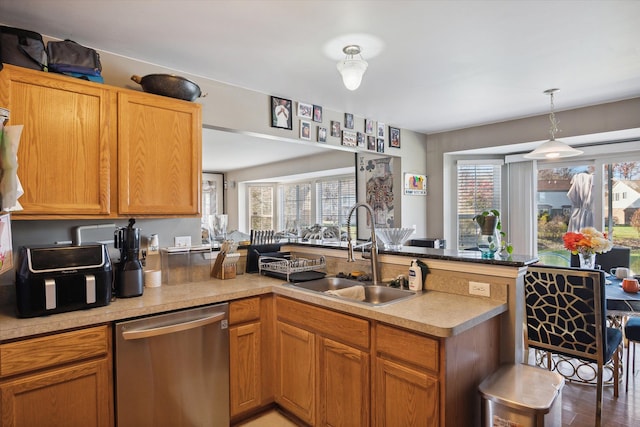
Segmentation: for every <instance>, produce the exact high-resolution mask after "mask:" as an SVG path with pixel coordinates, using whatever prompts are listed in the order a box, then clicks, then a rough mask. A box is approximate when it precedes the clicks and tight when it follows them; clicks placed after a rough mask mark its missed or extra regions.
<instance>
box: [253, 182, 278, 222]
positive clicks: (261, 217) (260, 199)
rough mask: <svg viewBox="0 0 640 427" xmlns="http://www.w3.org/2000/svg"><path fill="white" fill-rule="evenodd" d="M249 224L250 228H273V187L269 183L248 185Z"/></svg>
mask: <svg viewBox="0 0 640 427" xmlns="http://www.w3.org/2000/svg"><path fill="white" fill-rule="evenodd" d="M247 191H248V194H249V224H250V227H251V229H252V230H273V227H274V221H273V206H274V200H273V187H272V186H270V185H250V186H248V188H247Z"/></svg>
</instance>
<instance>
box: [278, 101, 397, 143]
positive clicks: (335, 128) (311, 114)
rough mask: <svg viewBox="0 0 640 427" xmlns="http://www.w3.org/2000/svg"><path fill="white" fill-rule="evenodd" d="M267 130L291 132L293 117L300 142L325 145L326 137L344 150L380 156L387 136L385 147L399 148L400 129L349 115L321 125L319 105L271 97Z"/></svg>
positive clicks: (345, 114)
mask: <svg viewBox="0 0 640 427" xmlns="http://www.w3.org/2000/svg"><path fill="white" fill-rule="evenodd" d="M270 108H271V127H274V128H280V129H287V130H293V119H294V117H293V116H294V114H295V115H297V116H298V120H299V126H298V128H299V135H298V137H299V138H300V139H302V140H306V141H311V140H313V139H314V138H315V140H316V141H317V142H320V143H326V142H327V138H328V137H332V138H338V139H339V141H340V144H342V145H345V146H348V147H358V148H360V149H364V150H368V151H375V152H377V153H384V148H385V140H386V139H387V134H388V138H389V147H392V148H400V128H396V127H392V126H388V127H387V126H386V125H385V124H384V123H383V122H376V121H375V120H372V119H369V118H364V119H359V120H356V118H355V117H354V115H353V114H352V113H344V121H339V120H329V121H328V122H327V124H325V123H324V117H323V110H322V106H320V105H315V104H308V103H305V102H297V105H296V109H295V110H294V103H293V101H291V100H290V99H286V98H280V97H277V96H271V106H270Z"/></svg>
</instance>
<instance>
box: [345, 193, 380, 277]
mask: <svg viewBox="0 0 640 427" xmlns="http://www.w3.org/2000/svg"><path fill="white" fill-rule="evenodd" d="M359 207H363V208H365V209H366V210H367V213H368V214H369V221H370V222H371V242H367V243H365V244H362V245H359V246H358V245H357V246H355V247H356V248H358V247H362V248H364V246H369V245H370V246H371V257H370V259H371V277H372V279H373V284H374V285H379V284H380V263H379V262H378V243H377V242H376V227H375V225H374V219H373V209H371V206H369V205H368V204H366V203H363V202H359V203H356V204H355V205H354V206H353V207H352V208H351V209H350V210H349V215H347V262H354V261H355V260H354V258H353V249H354V246H353V243H351V215H353V212H355V211H356V210H357V209H358V208H359ZM363 257H364V249H363Z"/></svg>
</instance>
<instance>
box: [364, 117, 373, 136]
mask: <svg viewBox="0 0 640 427" xmlns="http://www.w3.org/2000/svg"><path fill="white" fill-rule="evenodd" d="M364 133H366V134H367V135H372V134H373V120H371V119H364Z"/></svg>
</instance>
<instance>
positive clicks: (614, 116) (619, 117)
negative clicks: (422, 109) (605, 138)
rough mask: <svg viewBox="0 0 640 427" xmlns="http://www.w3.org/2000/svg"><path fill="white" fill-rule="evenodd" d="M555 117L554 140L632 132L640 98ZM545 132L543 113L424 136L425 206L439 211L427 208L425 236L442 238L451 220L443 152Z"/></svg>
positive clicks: (639, 121)
mask: <svg viewBox="0 0 640 427" xmlns="http://www.w3.org/2000/svg"><path fill="white" fill-rule="evenodd" d="M556 114H558V116H559V118H560V120H562V122H561V129H562V133H561V134H560V135H558V139H561V138H563V137H564V138H566V137H572V136H579V135H589V134H597V133H602V132H611V131H617V130H624V129H634V128H638V127H640V98H633V99H628V100H624V101H619V102H612V103H607V104H600V105H595V106H591V107H584V108H578V109H574V110H565V111H561V112H556ZM548 130H549V116H548V114H545V115H540V116H535V117H529V118H525V119H519V120H511V121H508V122H502V123H495V124H491V125H485V126H476V127H471V128H467V129H461V130H456V131H451V132H442V133H437V134H430V135H428V137H427V171H428V174H427V175H428V182H429V189H430V191H429V192H428V195H427V204H428V206H430V207H433V206H437V207H442V208H437V209H429V211H428V214H427V217H426V227H427V234H428V235H430V236H441V235H443V234H444V232H445V226H446V224H448V222H450V221H451V220H454V219H452V218H450V217H449V216H448V215H447V212H448V208H447V206H450V200H448V198H447V194H446V193H445V184H446V181H447V179H448V176H450V168H452V167H453V165H451V164H446V163H445V160H444V154H445V153H450V152H458V151H464V150H470V149H478V148H486V147H494V146H506V145H512V144H519V143H525V142H530V141H540V140H545V138H548Z"/></svg>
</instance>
